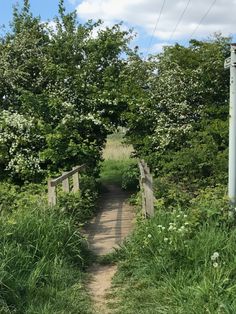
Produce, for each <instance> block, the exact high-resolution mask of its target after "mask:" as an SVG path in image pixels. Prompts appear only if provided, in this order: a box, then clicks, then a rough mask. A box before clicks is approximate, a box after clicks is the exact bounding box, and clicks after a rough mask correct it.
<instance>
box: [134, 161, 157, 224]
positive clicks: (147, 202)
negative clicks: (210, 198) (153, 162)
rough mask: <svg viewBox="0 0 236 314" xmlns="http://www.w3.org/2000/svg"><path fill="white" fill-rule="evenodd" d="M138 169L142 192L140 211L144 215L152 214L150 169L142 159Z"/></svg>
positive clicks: (152, 201) (149, 215)
mask: <svg viewBox="0 0 236 314" xmlns="http://www.w3.org/2000/svg"><path fill="white" fill-rule="evenodd" d="M138 165H139V170H140V180H139V184H140V190H141V193H142V212H143V216H144V217H146V218H147V217H153V216H154V200H155V197H154V195H153V177H152V174H151V173H150V169H149V167H148V166H147V164H146V163H145V161H144V160H141V161H140V162H139V164H138Z"/></svg>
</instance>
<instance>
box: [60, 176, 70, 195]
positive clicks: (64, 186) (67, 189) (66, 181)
mask: <svg viewBox="0 0 236 314" xmlns="http://www.w3.org/2000/svg"><path fill="white" fill-rule="evenodd" d="M63 174H67V172H64V173H63ZM62 190H63V192H70V183H69V178H66V179H64V180H63V181H62Z"/></svg>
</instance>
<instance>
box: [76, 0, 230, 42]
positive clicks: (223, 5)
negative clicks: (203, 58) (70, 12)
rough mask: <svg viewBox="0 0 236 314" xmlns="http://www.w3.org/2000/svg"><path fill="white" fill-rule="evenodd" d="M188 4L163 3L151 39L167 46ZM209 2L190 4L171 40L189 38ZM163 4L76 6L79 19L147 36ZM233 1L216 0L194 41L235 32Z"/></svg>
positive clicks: (148, 0)
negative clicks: (119, 25) (120, 26)
mask: <svg viewBox="0 0 236 314" xmlns="http://www.w3.org/2000/svg"><path fill="white" fill-rule="evenodd" d="M187 1H188V0H175V1H173V0H166V5H165V7H164V9H163V13H162V15H161V18H160V21H159V24H158V26H157V30H156V32H155V34H154V35H155V37H156V38H158V39H159V40H161V41H165V42H167V41H168V39H169V38H170V35H171V33H172V31H173V29H174V27H175V25H176V23H177V21H178V20H179V17H180V15H181V13H182V12H183V10H184V8H185V7H186V5H187ZM211 3H212V0H198V1H197V2H196V1H194V0H192V1H191V2H190V4H189V7H188V9H187V11H186V13H185V15H184V16H183V19H182V21H181V23H180V24H179V26H178V28H177V30H176V32H175V34H174V36H173V39H174V40H179V39H185V38H189V37H190V36H191V34H192V32H193V31H194V30H195V29H196V27H197V26H198V24H199V21H200V20H201V18H202V17H203V16H204V14H205V13H206V12H207V10H208V8H209V7H210V5H211ZM162 4H163V0H82V1H81V3H80V4H79V5H78V6H77V12H78V15H79V16H80V17H81V18H83V19H94V20H97V19H102V20H104V21H105V22H106V23H109V24H110V23H114V22H117V21H124V22H125V23H126V24H128V25H130V26H134V27H142V28H143V29H144V30H145V31H146V33H147V34H148V35H151V34H152V33H153V30H154V27H155V24H156V21H157V18H158V15H159V12H160V8H161V6H162ZM233 12H236V0H217V1H216V3H215V5H214V6H213V7H212V9H211V11H210V12H209V14H208V16H207V17H206V18H205V19H204V20H203V22H202V24H201V25H200V26H199V27H198V29H197V31H196V33H195V35H194V37H199V36H200V37H201V36H204V37H205V36H208V35H209V34H212V33H214V32H219V31H221V32H222V33H223V34H225V35H228V34H233V33H235V29H236V19H235V16H234V14H233Z"/></svg>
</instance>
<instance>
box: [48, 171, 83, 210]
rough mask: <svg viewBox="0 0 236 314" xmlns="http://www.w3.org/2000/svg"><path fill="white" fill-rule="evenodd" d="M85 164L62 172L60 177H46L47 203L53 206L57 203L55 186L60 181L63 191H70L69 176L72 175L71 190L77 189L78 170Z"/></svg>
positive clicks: (76, 190) (78, 187)
mask: <svg viewBox="0 0 236 314" xmlns="http://www.w3.org/2000/svg"><path fill="white" fill-rule="evenodd" d="M84 169H85V165H82V166H76V167H74V168H73V169H72V170H71V171H67V172H64V173H63V174H62V175H61V176H60V177H58V178H55V179H51V178H49V179H48V204H49V205H50V206H54V205H56V203H57V193H56V192H57V191H56V187H57V185H58V184H60V183H62V189H63V191H64V192H70V183H69V178H70V177H72V176H73V192H74V193H76V192H78V191H79V189H80V186H79V171H81V170H84Z"/></svg>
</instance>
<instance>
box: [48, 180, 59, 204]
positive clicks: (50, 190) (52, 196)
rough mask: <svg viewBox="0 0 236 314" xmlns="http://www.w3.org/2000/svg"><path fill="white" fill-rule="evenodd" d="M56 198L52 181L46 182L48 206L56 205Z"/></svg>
mask: <svg viewBox="0 0 236 314" xmlns="http://www.w3.org/2000/svg"><path fill="white" fill-rule="evenodd" d="M56 202H57V197H56V187H55V186H52V180H51V179H49V180H48V204H49V205H50V206H54V205H56Z"/></svg>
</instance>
